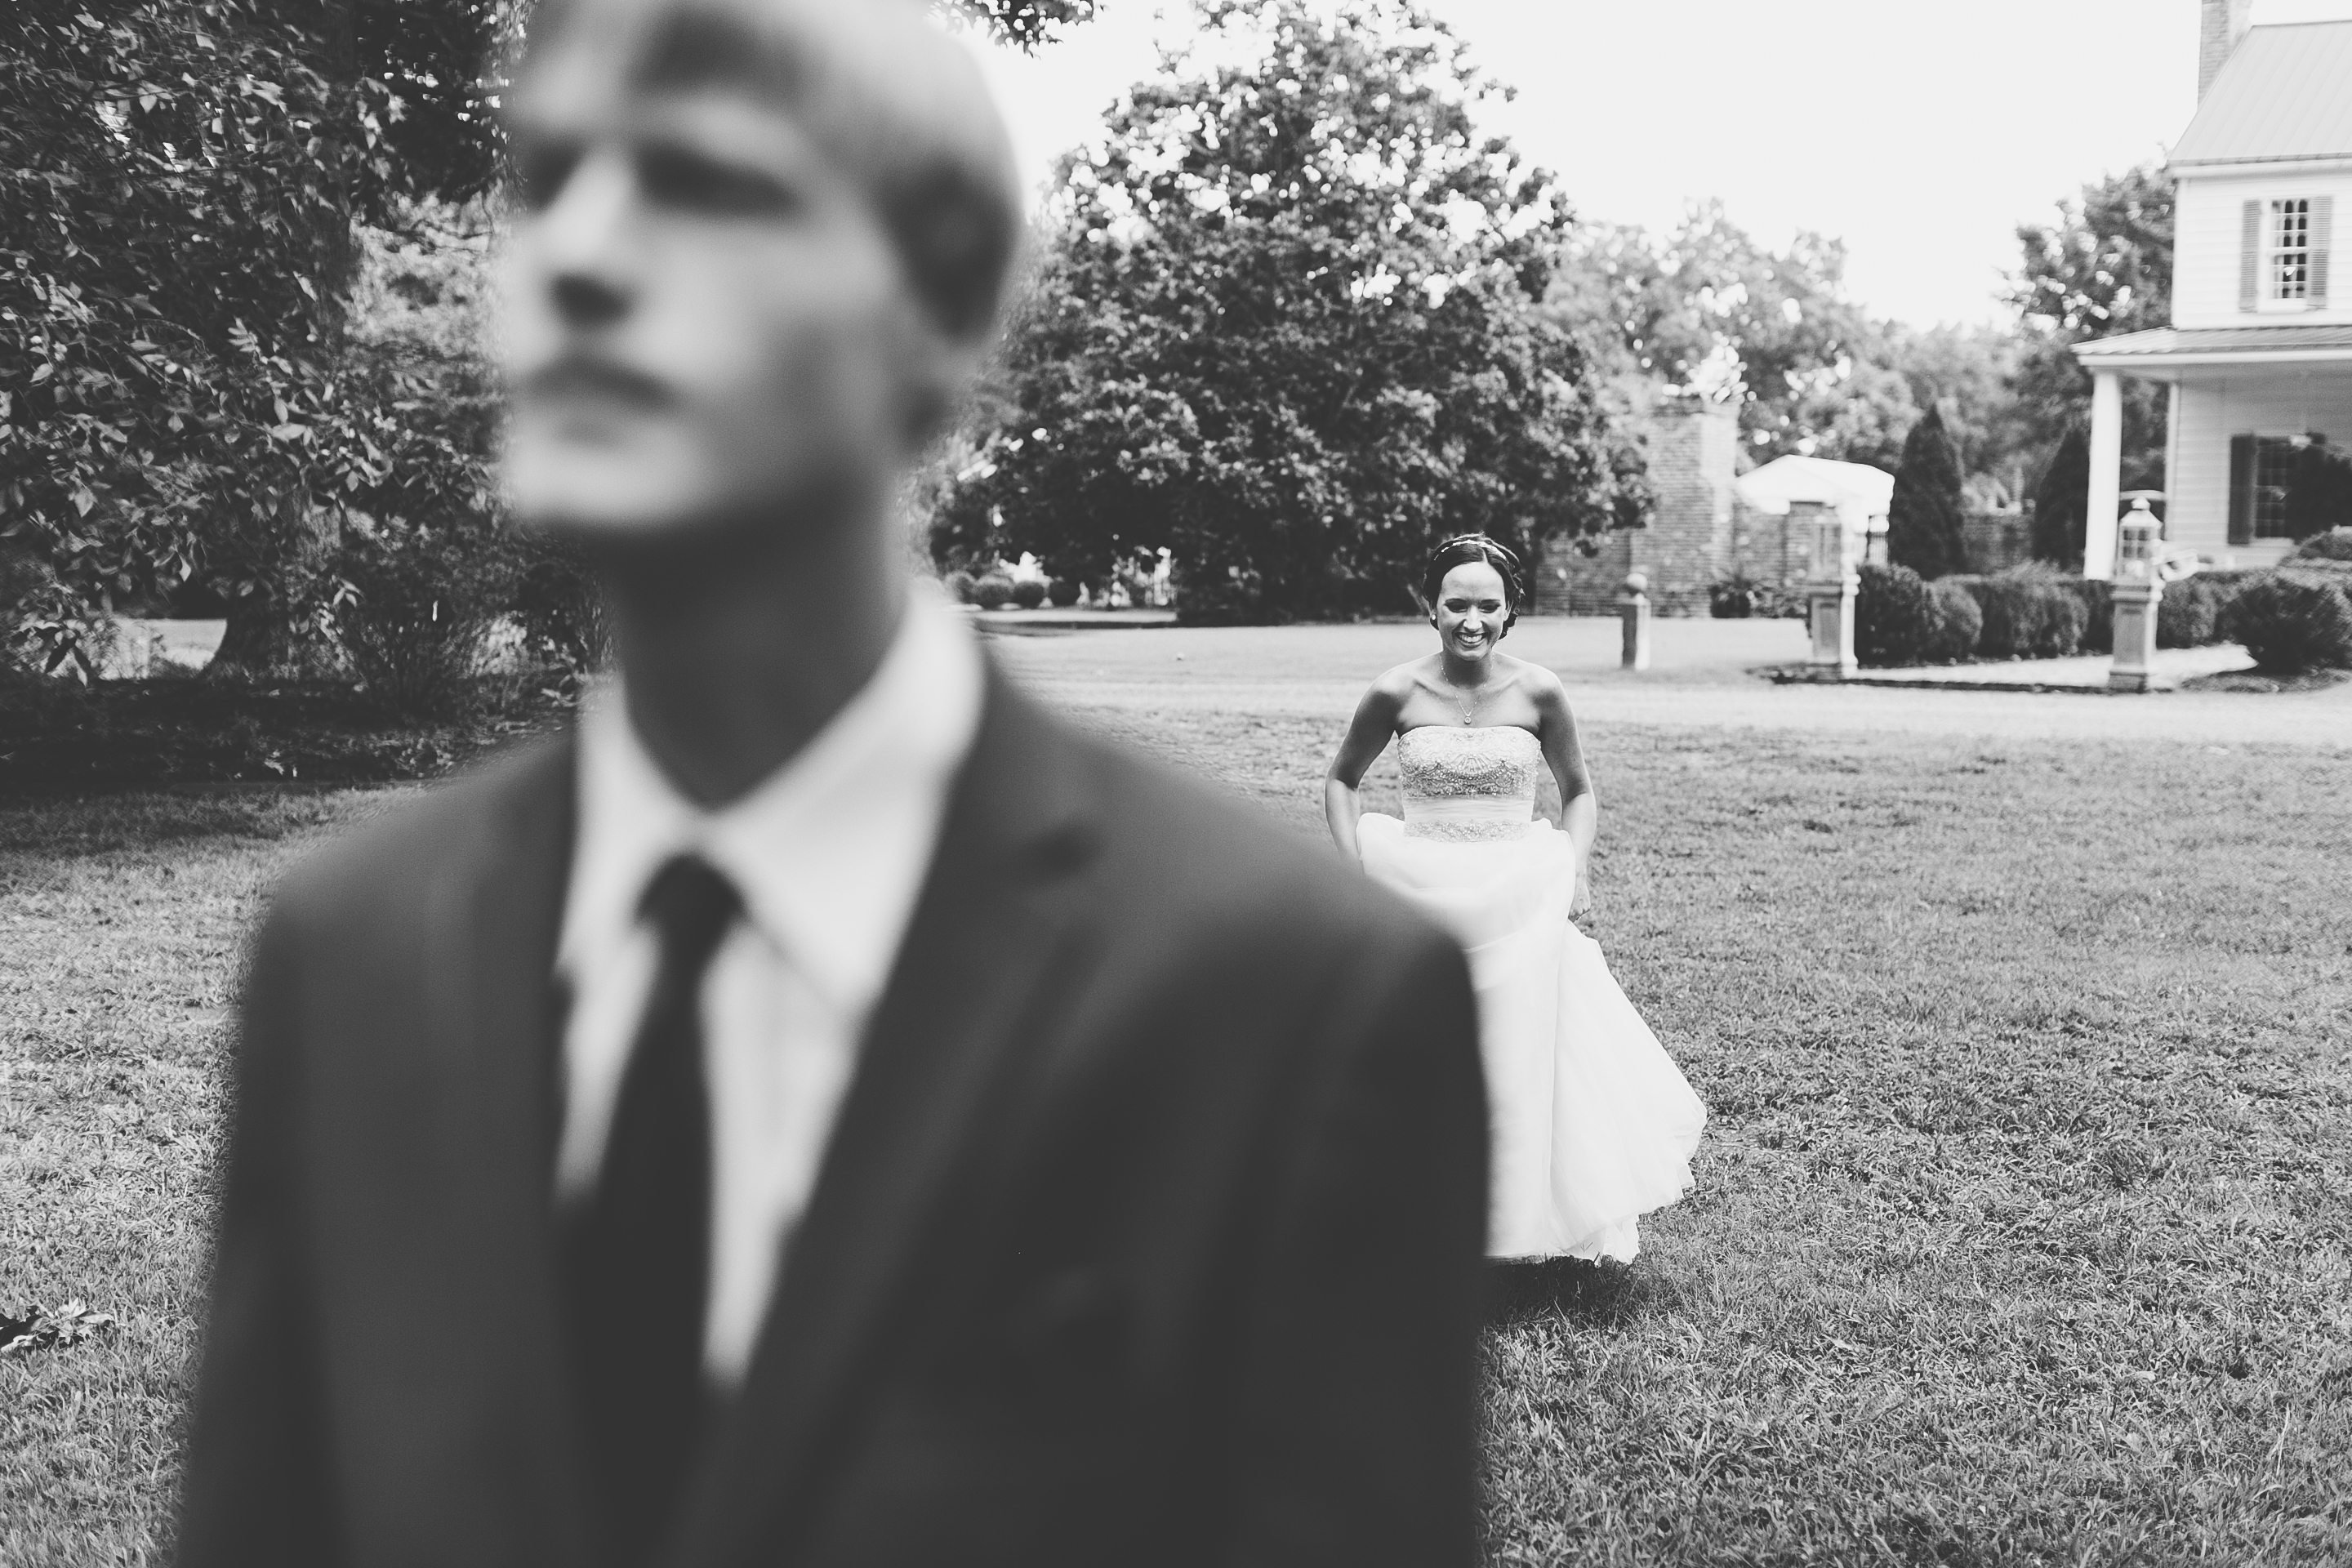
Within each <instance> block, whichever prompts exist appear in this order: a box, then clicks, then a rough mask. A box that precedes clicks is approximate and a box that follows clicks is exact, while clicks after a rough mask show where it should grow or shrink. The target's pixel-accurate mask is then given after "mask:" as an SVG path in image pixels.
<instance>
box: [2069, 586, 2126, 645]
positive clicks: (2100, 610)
mask: <svg viewBox="0 0 2352 1568" xmlns="http://www.w3.org/2000/svg"><path fill="white" fill-rule="evenodd" d="M2067 586H2069V587H2071V588H2073V589H2074V596H2075V597H2076V598H2078V599H2080V600H2082V601H2083V651H2084V653H2113V652H2115V651H2116V588H2115V584H2112V583H2109V582H2106V581H2105V580H2104V579H2102V578H2098V577H2077V578H2074V580H2073V581H2072V582H2071V583H2069V584H2067Z"/></svg>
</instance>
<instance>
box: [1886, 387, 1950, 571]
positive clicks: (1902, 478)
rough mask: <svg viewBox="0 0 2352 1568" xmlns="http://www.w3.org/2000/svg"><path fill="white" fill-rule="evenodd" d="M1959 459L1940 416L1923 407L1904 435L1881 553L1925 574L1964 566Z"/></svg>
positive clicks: (1901, 564)
mask: <svg viewBox="0 0 2352 1568" xmlns="http://www.w3.org/2000/svg"><path fill="white" fill-rule="evenodd" d="M1960 510H1961V502H1960V462H1959V456H1958V453H1956V452H1955V451H1954V450H1953V449H1952V439H1951V437H1950V436H1949V435H1948V434H1947V433H1946V431H1945V429H1944V416H1943V415H1942V414H1940V413H1939V412H1937V409H1936V407H1935V405H1932V404H1931V405H1928V408H1927V413H1926V414H1924V415H1922V416H1920V419H1919V422H1918V423H1917V424H1916V425H1914V426H1912V427H1911V433H1910V435H1908V436H1906V437H1904V440H1903V460H1902V462H1901V463H1900V464H1899V465H1898V466H1897V467H1896V468H1895V499H1894V501H1893V503H1892V504H1891V505H1890V506H1889V507H1888V509H1887V513H1886V558H1887V560H1888V562H1889V563H1892V564H1894V565H1896V566H1907V567H1909V568H1910V569H1911V570H1912V571H1914V572H1916V573H1917V574H1919V575H1920V576H1921V577H1924V578H1930V579H1932V578H1937V577H1941V576H1943V575H1945V574H1947V573H1951V572H1963V571H1966V570H1967V569H1968V552H1967V551H1966V550H1965V549H1964V548H1963V547H1962V544H1961V542H1960Z"/></svg>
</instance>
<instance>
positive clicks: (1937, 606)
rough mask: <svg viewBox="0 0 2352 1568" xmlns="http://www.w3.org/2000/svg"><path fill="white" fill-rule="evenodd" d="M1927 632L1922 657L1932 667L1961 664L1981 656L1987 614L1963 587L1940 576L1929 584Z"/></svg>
mask: <svg viewBox="0 0 2352 1568" xmlns="http://www.w3.org/2000/svg"><path fill="white" fill-rule="evenodd" d="M1927 611H1928V614H1927V635H1926V637H1923V638H1922V639H1921V641H1920V646H1919V657H1920V658H1921V659H1922V660H1923V661H1925V662H1926V663H1928V664H1961V663H1964V662H1966V661H1967V660H1969V659H1972V658H1976V656H1977V640H1978V639H1979V637H1982V636H1983V635H1984V612H1983V611H1982V610H1980V609H1979V608H1977V596H1976V595H1974V594H1971V593H1969V590H1968V588H1967V586H1966V585H1965V584H1959V583H1955V582H1954V581H1952V580H1951V579H1950V578H1948V577H1939V578H1937V580H1936V581H1935V582H1933V583H1930V584H1927Z"/></svg>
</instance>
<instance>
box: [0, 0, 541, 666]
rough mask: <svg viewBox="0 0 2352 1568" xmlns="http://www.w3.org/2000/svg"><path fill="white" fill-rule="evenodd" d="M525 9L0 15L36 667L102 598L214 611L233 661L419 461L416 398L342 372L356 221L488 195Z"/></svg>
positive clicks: (28, 602) (118, 4)
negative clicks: (508, 50) (368, 508)
mask: <svg viewBox="0 0 2352 1568" xmlns="http://www.w3.org/2000/svg"><path fill="white" fill-rule="evenodd" d="M519 16H520V10H519V7H518V6H517V5H514V4H510V3H508V0H415V3H414V4H395V0H343V3H341V4H338V5H330V6H326V7H322V8H319V9H316V10H313V9H310V8H296V7H288V6H284V5H277V4H274V3H269V0H170V3H168V4H167V3H163V0H19V3H18V4H17V5H15V6H13V7H12V8H11V9H10V10H9V12H8V14H7V16H6V17H5V20H0V101H5V102H6V103H7V105H8V112H7V114H6V115H5V117H0V350H4V351H5V352H0V538H5V548H7V549H8V550H10V551H11V552H13V553H15V554H16V555H17V556H18V557H19V558H20V559H26V560H29V561H30V562H31V563H33V566H34V568H35V570H34V571H33V573H32V574H31V580H34V581H36V582H37V584H38V586H37V590H36V591H35V592H33V593H32V594H30V595H20V602H19V603H18V604H17V605H16V606H14V611H13V618H14V620H15V621H16V628H15V629H16V631H17V633H18V634H19V636H20V637H30V638H32V639H33V640H35V641H37V643H39V644H40V645H41V650H42V662H44V663H54V662H58V661H60V660H62V659H64V658H68V657H70V656H71V655H72V654H73V653H74V651H75V648H76V646H77V643H78V641H79V637H81V635H82V634H83V632H84V631H85V629H86V627H87V626H88V623H89V617H90V616H91V615H92V614H93V613H94V612H95V611H97V610H99V609H100V608H102V607H103V606H105V605H110V604H112V605H123V604H130V605H142V604H155V603H162V602H166V601H169V600H172V599H173V598H175V597H176V598H183V599H184V598H185V597H187V596H188V595H195V596H197V597H199V598H203V599H207V600H210V601H212V602H214V603H220V604H225V605H226V606H227V607H228V608H229V611H230V614H231V621H232V625H231V635H230V640H229V643H228V644H227V645H226V648H225V657H226V658H229V659H230V660H232V661H235V660H237V659H239V658H244V659H247V660H256V659H259V658H266V657H268V654H269V653H270V652H271V651H272V650H273V648H275V647H278V646H281V645H282V642H283V636H282V634H283V633H284V631H285V630H286V627H287V625H288V623H289V618H290V617H291V616H293V615H294V614H296V613H297V612H298V610H299V606H298V605H295V604H294V603H293V602H292V596H291V595H290V594H289V582H290V581H291V580H292V579H293V578H294V577H295V576H296V575H298V574H299V567H300V565H301V563H302V561H303V559H304V557H305V556H306V554H308V553H315V551H316V547H317V545H318V542H319V541H320V538H321V536H322V533H323V532H325V531H328V526H327V525H328V522H329V521H331V516H332V513H333V510H334V509H337V508H339V507H341V505H343V504H345V503H346V502H347V501H349V500H351V499H352V497H354V496H358V495H361V494H362V493H363V492H367V491H371V490H373V489H377V488H380V487H381V486H383V484H384V483H386V482H387V481H388V479H390V478H391V476H392V475H393V472H394V462H395V460H396V459H399V460H405V461H407V462H410V463H412V464H413V462H414V461H415V459H416V458H418V457H419V453H418V452H417V450H416V449H415V442H413V441H410V440H407V439H406V438H405V434H404V433H405V432H406V431H407V429H408V427H409V426H413V425H414V424H415V421H414V420H413V419H412V418H411V417H410V416H411V415H412V414H413V413H415V409H416V408H417V407H422V406H424V405H422V404H415V403H414V402H413V400H411V399H408V398H407V397H406V395H407V394H409V393H413V392H414V391H415V383H414V381H413V380H411V379H405V378H404V377H403V376H402V375H400V374H379V372H380V371H381V370H382V368H383V367H382V366H381V365H380V364H376V365H367V366H360V367H353V366H352V365H349V364H347V363H345V361H344V349H345V343H344V341H343V337H344V334H343V325H344V305H345V296H346V290H347V289H348V288H349V286H350V284H351V283H352V279H353V277H354V274H355V269H356V267H357V263H358V258H359V252H358V249H357V247H356V245H355V241H354V232H355V231H354V227H353V226H354V223H355V222H358V221H373V222H375V223H379V224H385V223H398V222H402V221H404V218H405V216H406V215H409V214H411V213H413V212H415V210H417V204H418V201H419V199H420V198H421V197H426V196H432V195H440V196H451V197H464V196H468V195H476V194H478V192H480V191H481V190H483V189H485V188H487V187H488V184H490V183H491V181H492V180H493V179H494V177H495V170H496V163H497V150H496V146H495V141H494V136H493V133H492V129H491V121H490V120H489V118H488V100H489V97H490V96H491V94H492V91H493V89H494V85H495V84H493V83H486V80H485V79H484V76H483V62H484V60H485V59H486V58H487V56H486V54H485V51H487V50H488V48H489V47H491V46H492V45H493V44H494V43H495V41H496V40H497V38H498V37H499V36H501V31H502V29H503V30H510V29H511V27H512V26H513V25H514V23H515V22H516V20H517V18H518V17H519ZM370 391H373V392H375V393H377V394H380V396H376V397H371V396H369V395H367V394H368V393H369V392H370ZM404 401H410V402H412V406H409V407H404V406H402V404H403V403H404ZM433 417H438V416H437V415H436V416H433ZM395 430H397V431H399V432H402V433H403V434H401V435H399V436H397V437H394V431H395ZM445 455H446V457H447V458H450V459H451V460H452V461H454V462H455V463H456V464H457V466H458V467H459V468H466V467H467V466H468V465H471V464H472V463H473V462H474V461H475V459H476V458H477V456H478V455H477V454H475V453H472V452H455V451H452V452H449V453H446V454H445ZM400 482H401V483H403V484H404V485H405V484H410V483H413V482H414V481H413V480H412V479H408V478H406V477H404V478H403V479H401V481H400ZM425 482H426V483H427V484H428V486H429V485H430V484H433V483H436V482H437V481H436V480H431V479H428V480H427V481H425ZM452 482H453V483H454V482H461V481H455V480H453V481H452ZM322 520H325V521H322Z"/></svg>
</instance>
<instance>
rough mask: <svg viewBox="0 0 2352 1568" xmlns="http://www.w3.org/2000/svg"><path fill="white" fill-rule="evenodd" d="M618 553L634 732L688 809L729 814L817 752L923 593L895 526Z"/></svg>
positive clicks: (775, 523) (875, 511)
mask: <svg viewBox="0 0 2352 1568" xmlns="http://www.w3.org/2000/svg"><path fill="white" fill-rule="evenodd" d="M803 521H804V520H801V519H770V520H763V521H761V523H760V524H758V525H752V526H743V527H733V528H728V529H722V530H712V531H708V532H704V533H698V534H695V535H691V536H688V535H686V534H680V535H678V536H677V537H675V538H664V539H660V540H656V541H649V542H646V543H644V544H640V545H636V546H634V547H629V548H625V549H622V550H617V551H610V552H604V553H603V557H602V559H601V560H600V562H599V568H600V573H599V574H600V575H601V576H602V577H603V579H604V585H605V589H606V592H607V594H608V595H609V597H610V601H611V604H612V606H613V615H614V630H615V634H616V635H615V651H616V656H617V658H618V662H619V665H620V670H621V681H622V687H623V690H624V692H625V696H626V699H627V703H628V712H629V719H630V722H631V725H632V727H633V728H634V729H635V731H636V733H637V737H638V740H639V742H640V743H642V744H643V745H644V746H645V748H646V752H647V754H648V755H650V756H651V757H652V758H653V760H654V762H655V763H656V764H657V765H658V766H659V767H660V768H661V770H662V772H663V773H664V774H666V775H667V777H668V779H669V780H670V782H671V784H673V785H675V786H676V787H677V790H678V791H679V793H680V794H682V795H686V796H687V797H688V799H690V800H692V801H694V802H696V803H697V804H698V805H706V806H717V805H725V804H726V803H728V802H730V801H732V800H734V799H736V798H738V797H739V796H740V795H744V794H745V793H747V792H748V791H750V790H751V788H752V787H753V786H755V785H757V784H759V783H760V782H761V780H763V779H765V778H767V777H768V776H769V775H770V774H771V773H774V772H775V771H776V770H777V769H778V768H780V767H782V766H783V765H784V764H785V763H788V762H790V761H791V760H792V759H793V757H794V756H795V755H797V754H798V753H799V752H800V751H801V749H802V748H803V746H805V745H807V744H808V742H810V740H812V739H813V738H814V736H815V735H816V733H817V732H818V731H820V730H822V729H824V726H825V724H826V723H827V721H830V720H831V719H832V718H833V716H834V715H835V714H836V713H838V712H839V711H840V710H842V708H843V707H844V705H845V704H846V703H847V702H848V701H849V700H850V699H851V698H852V697H854V696H856V694H857V692H858V690H859V689H861V688H862V687H864V686H865V684H866V681H867V680H868V679H871V678H872V676H873V674H874V671H875V668H876V667H877V666H878V665H879V664H880V663H881V662H882V658H883V655H884V654H885V653H887V651H888V649H889V647H890V641H891V638H892V637H894V636H896V635H897V632H898V623H899V618H900V616H902V615H903V614H904V613H905V609H906V601H907V593H908V584H907V564H906V559H905V554H904V550H903V546H902V545H901V544H900V542H899V541H898V538H897V536H896V530H895V529H894V528H893V527H892V526H891V522H890V519H889V517H888V516H887V511H886V510H884V509H883V508H881V507H879V506H877V507H874V508H870V509H867V510H866V511H864V512H862V513H861V514H859V515H856V516H853V517H850V518H847V519H842V518H832V519H825V520H822V525H820V526H813V527H810V526H799V524H800V523H802V522H803Z"/></svg>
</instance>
